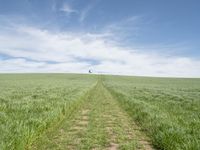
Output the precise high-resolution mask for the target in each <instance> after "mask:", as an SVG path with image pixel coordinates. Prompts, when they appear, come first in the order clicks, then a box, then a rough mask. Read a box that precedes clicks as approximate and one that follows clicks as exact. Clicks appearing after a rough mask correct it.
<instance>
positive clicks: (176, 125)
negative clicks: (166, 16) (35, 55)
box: [0, 74, 200, 150]
mask: <svg viewBox="0 0 200 150" xmlns="http://www.w3.org/2000/svg"><path fill="white" fill-rule="evenodd" d="M0 133H1V134H0V149H3V150H4V149H5V150H7V149H8V150H10V149H19V150H21V149H41V150H42V149H88V150H89V149H95V150H96V149H99V150H102V149H110V150H115V149H124V150H126V149H127V150H134V149H147V150H151V149H166V150H176V149H177V150H179V149H180V150H181V149H184V150H199V149H200V79H173V78H145V77H122V76H97V75H78V74H13V75H11V74H7V75H6V74H2V75H0Z"/></svg>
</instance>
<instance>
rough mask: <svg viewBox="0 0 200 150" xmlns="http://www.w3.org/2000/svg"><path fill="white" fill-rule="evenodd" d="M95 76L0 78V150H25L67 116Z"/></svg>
mask: <svg viewBox="0 0 200 150" xmlns="http://www.w3.org/2000/svg"><path fill="white" fill-rule="evenodd" d="M95 78H96V77H95V76H86V75H73V74H71V75H63V74H57V75H53V74H24V75H21V74H19V75H17V74H15V75H1V76H0V91H1V92H0V133H1V135H0V141H1V142H0V149H9V150H12V149H19V150H21V149H25V148H27V146H28V145H30V144H31V143H32V141H34V140H35V139H36V138H37V137H38V136H39V135H41V134H42V133H43V132H44V131H45V130H46V129H48V128H49V127H51V126H53V124H57V122H59V121H61V120H62V118H63V117H67V116H69V115H70V114H71V113H72V112H73V111H74V110H76V109H77V107H78V105H80V103H81V102H80V101H81V98H80V97H81V96H82V95H84V94H85V93H86V91H88V90H89V89H90V88H91V87H92V86H93V85H94V84H95V83H96V79H95Z"/></svg>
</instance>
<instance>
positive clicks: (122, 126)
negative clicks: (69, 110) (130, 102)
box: [33, 80, 142, 150]
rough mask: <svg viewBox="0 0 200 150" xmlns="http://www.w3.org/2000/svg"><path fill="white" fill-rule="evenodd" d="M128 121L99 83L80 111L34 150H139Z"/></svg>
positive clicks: (89, 93)
mask: <svg viewBox="0 0 200 150" xmlns="http://www.w3.org/2000/svg"><path fill="white" fill-rule="evenodd" d="M134 127H135V126H133V125H132V124H131V120H130V118H129V117H128V116H127V115H126V114H125V112H123V110H122V109H121V108H120V107H119V105H118V103H117V101H115V100H114V99H113V98H112V96H111V95H110V93H109V92H108V91H107V90H106V89H105V87H104V86H103V85H102V82H101V81H100V80H99V81H98V83H97V85H96V86H95V87H94V88H93V89H91V90H90V91H89V92H88V95H87V96H86V97H85V103H84V105H83V107H82V108H81V109H80V110H79V111H78V112H77V113H76V114H74V116H73V117H72V118H71V119H70V120H69V119H65V120H64V121H63V122H62V124H60V126H58V127H57V128H56V130H54V131H49V132H47V133H46V134H45V136H43V137H42V138H41V139H39V140H38V141H37V142H36V143H35V144H34V145H33V149H37V150H40V149H41V150H42V149H59V150H62V149H63V150H64V149H83V150H89V149H95V150H98V149H99V150H102V149H112V148H114V149H116V148H118V149H121V150H123V149H132V150H134V149H137V148H139V146H140V148H141V149H142V145H140V143H137V139H136V137H134V135H135V134H136V133H135V131H134Z"/></svg>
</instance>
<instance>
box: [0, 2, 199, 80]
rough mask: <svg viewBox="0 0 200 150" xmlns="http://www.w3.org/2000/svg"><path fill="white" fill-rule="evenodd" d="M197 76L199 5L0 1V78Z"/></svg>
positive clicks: (181, 3)
mask: <svg viewBox="0 0 200 150" xmlns="http://www.w3.org/2000/svg"><path fill="white" fill-rule="evenodd" d="M89 69H91V70H92V71H93V72H94V73H98V74H116V75H133V76H160V77H200V1H199V0H167V1H166V0H0V73H87V72H88V70H89Z"/></svg>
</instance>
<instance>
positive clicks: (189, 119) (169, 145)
mask: <svg viewBox="0 0 200 150" xmlns="http://www.w3.org/2000/svg"><path fill="white" fill-rule="evenodd" d="M104 83H105V84H106V87H107V88H108V89H109V91H110V92H111V93H112V95H114V96H115V98H116V99H117V100H118V102H119V103H120V105H121V106H122V107H123V108H124V109H125V110H126V111H127V112H128V113H129V115H130V116H131V117H132V118H133V119H134V120H135V121H136V122H137V123H138V124H139V125H140V126H141V127H142V128H143V130H144V131H145V132H146V133H147V134H148V135H149V136H150V138H151V139H152V142H153V144H154V145H155V147H157V148H158V149H166V150H175V149H176V150H179V149H180V150H183V149H184V150H199V149H200V79H173V78H145V77H120V76H118V77H113V76H107V77H105V79H104Z"/></svg>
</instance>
